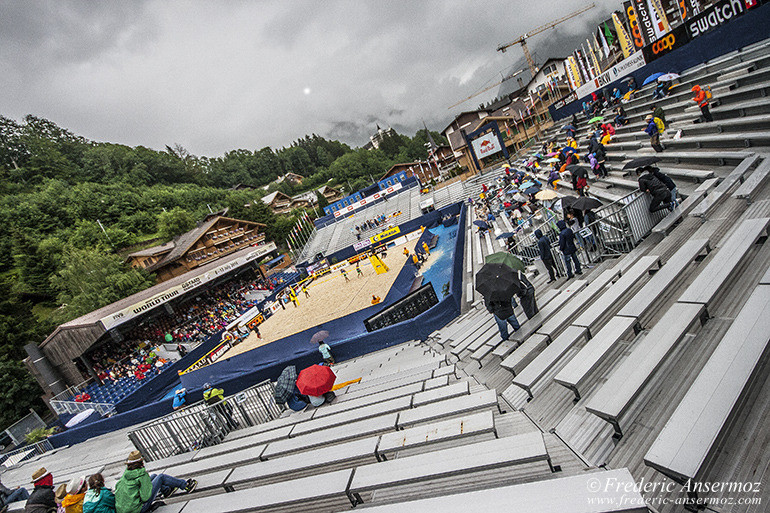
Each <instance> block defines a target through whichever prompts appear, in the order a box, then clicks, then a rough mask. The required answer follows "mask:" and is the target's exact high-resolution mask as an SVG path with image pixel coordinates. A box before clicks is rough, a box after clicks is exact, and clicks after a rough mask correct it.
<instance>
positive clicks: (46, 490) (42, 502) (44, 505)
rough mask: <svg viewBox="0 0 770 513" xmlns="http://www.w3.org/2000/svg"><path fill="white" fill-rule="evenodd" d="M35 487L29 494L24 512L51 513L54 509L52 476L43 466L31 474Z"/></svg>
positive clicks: (55, 506) (55, 507) (54, 496)
mask: <svg viewBox="0 0 770 513" xmlns="http://www.w3.org/2000/svg"><path fill="white" fill-rule="evenodd" d="M32 483H33V484H34V485H35V489H34V490H32V493H31V494H29V499H27V504H26V505H25V506H24V513H52V512H54V511H56V509H57V505H56V495H54V493H53V476H52V475H51V473H50V472H48V471H47V470H46V469H45V467H41V468H39V469H38V470H36V471H35V473H34V474H32Z"/></svg>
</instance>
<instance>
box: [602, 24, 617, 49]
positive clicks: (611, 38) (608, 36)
mask: <svg viewBox="0 0 770 513" xmlns="http://www.w3.org/2000/svg"><path fill="white" fill-rule="evenodd" d="M603 37H604V39H605V41H606V42H607V44H608V45H609V46H612V45H613V44H615V35H614V34H613V33H612V30H610V27H609V25H607V22H606V21H605V22H604V36H603Z"/></svg>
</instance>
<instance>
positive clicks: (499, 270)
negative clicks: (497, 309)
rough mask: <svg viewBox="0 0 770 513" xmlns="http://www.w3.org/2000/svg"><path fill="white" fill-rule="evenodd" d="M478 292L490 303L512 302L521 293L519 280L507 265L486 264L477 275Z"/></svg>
mask: <svg viewBox="0 0 770 513" xmlns="http://www.w3.org/2000/svg"><path fill="white" fill-rule="evenodd" d="M476 290H477V291H479V294H481V295H482V296H484V298H486V299H487V300H488V301H510V300H511V298H512V297H513V295H514V294H515V293H516V292H519V280H517V279H516V274H515V273H514V272H513V270H512V269H511V268H510V267H508V266H507V265H505V264H484V267H482V268H481V270H480V271H479V272H478V273H476Z"/></svg>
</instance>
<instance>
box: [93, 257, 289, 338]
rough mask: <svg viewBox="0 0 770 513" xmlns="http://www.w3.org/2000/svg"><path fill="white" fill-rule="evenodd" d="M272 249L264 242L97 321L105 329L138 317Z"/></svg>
mask: <svg viewBox="0 0 770 513" xmlns="http://www.w3.org/2000/svg"><path fill="white" fill-rule="evenodd" d="M274 249H276V246H275V244H274V243H272V242H271V243H269V244H264V245H262V246H259V247H257V248H255V249H254V251H251V252H249V253H248V254H246V255H245V256H242V257H239V258H236V259H234V260H231V261H230V262H228V263H226V264H223V265H220V266H219V267H216V268H214V269H212V270H211V271H208V272H206V273H203V274H201V275H199V276H196V277H194V278H190V279H189V280H187V281H185V282H184V283H181V284H179V285H176V286H174V287H171V288H170V289H167V290H164V291H163V292H160V293H158V294H155V295H154V296H152V297H150V298H147V299H145V300H143V301H140V302H138V303H134V304H133V305H131V306H129V307H127V308H123V309H122V310H119V311H117V312H115V313H114V314H112V315H108V316H107V317H103V318H101V319H99V321H100V322H101V323H102V325H104V329H106V330H109V329H112V328H114V327H115V326H118V325H120V324H123V323H125V322H128V321H130V320H131V319H135V318H136V317H139V316H140V315H142V314H143V313H145V312H148V311H149V310H152V309H153V308H155V307H156V306H160V305H162V304H164V303H168V302H169V301H171V300H172V299H174V298H177V297H179V296H182V295H183V294H185V293H186V292H189V291H191V290H193V289H196V288H198V287H200V286H201V285H203V284H205V283H208V282H210V281H212V280H215V279H216V278H218V277H220V276H222V275H223V274H225V273H227V272H229V271H231V270H233V269H236V268H238V267H241V266H242V265H244V264H247V263H249V262H252V261H254V260H257V259H258V258H261V257H263V256H265V255H266V254H268V253H270V252H271V251H273V250H274Z"/></svg>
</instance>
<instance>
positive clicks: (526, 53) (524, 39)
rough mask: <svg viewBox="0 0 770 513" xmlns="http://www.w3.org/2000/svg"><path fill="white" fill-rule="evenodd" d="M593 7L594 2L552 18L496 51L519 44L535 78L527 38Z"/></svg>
mask: <svg viewBox="0 0 770 513" xmlns="http://www.w3.org/2000/svg"><path fill="white" fill-rule="evenodd" d="M594 7H596V4H591V5H588V6H586V7H583V8H582V9H580V10H577V11H575V12H573V13H570V14H568V15H566V16H564V17H563V18H559V19H558V20H554V21H552V22H550V23H546V24H545V25H543V26H541V27H538V28H536V29H535V30H532V31H530V32H527V33H525V34H523V35H521V36H519V37H518V38H517V39H514V40H513V41H511V42H510V43H506V44H504V45H500V46H498V47H497V51H498V52H505V51H506V50H507V49H508V48H510V47H511V46H513V45H521V49H522V51H523V52H524V57H526V58H527V65H528V66H529V71H530V73H532V78H535V74H537V67H536V66H535V60H534V59H533V58H532V55H530V53H529V48H527V39H528V38H530V37H532V36H535V35H537V34H540V33H541V32H545V31H546V30H549V29H552V28H554V27H555V26H556V25H558V24H560V23H564V22H565V21H567V20H569V19H570V18H574V17H575V16H577V15H579V14H583V13H584V12H586V11H588V10H591V9H593V8H594Z"/></svg>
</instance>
